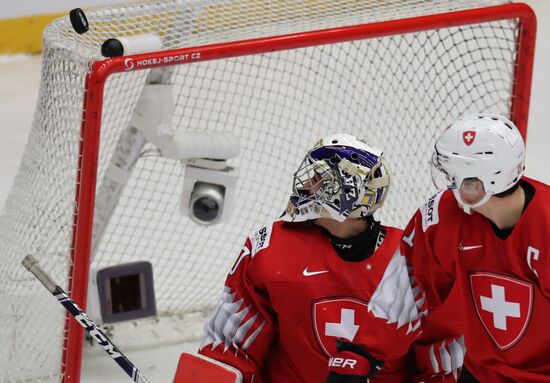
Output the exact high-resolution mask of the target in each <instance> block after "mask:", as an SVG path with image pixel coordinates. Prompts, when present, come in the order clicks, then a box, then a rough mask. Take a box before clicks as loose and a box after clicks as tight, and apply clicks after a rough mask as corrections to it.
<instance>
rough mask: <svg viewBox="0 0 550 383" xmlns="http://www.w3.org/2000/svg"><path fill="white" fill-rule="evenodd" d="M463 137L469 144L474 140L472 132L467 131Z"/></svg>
mask: <svg viewBox="0 0 550 383" xmlns="http://www.w3.org/2000/svg"><path fill="white" fill-rule="evenodd" d="M464 139H465V140H466V143H467V144H471V143H472V141H473V140H474V135H473V134H472V132H468V133H466V135H465V136H464Z"/></svg>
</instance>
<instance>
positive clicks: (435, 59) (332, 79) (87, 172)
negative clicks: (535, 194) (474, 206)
mask: <svg viewBox="0 0 550 383" xmlns="http://www.w3.org/2000/svg"><path fill="white" fill-rule="evenodd" d="M503 3H505V2H502V1H500V2H499V1H488V0H487V1H484V0H437V1H435V0H433V1H431V0H415V1H410V0H407V1H404V0H370V1H354V0H342V1H332V0H331V1H325V0H312V1H300V2H296V1H286V0H276V1H256V0H217V1H191V0H179V1H177V0H169V1H154V2H147V3H137V4H131V5H127V6H120V7H113V8H108V9H101V10H97V11H93V12H89V14H88V18H89V21H90V31H89V32H88V33H86V34H84V35H77V34H76V33H75V32H74V31H73V30H72V28H71V26H70V24H69V21H68V18H63V19H59V20H57V21H55V22H54V23H53V24H51V25H50V26H49V27H48V28H47V29H46V31H45V37H44V51H43V64H42V80H41V86H40V98H39V102H38V105H37V108H36V112H35V118H34V124H33V128H32V132H31V135H30V137H29V141H28V144H27V147H26V151H25V153H24V156H23V159H22V163H21V167H20V169H19V173H18V175H17V178H16V179H15V182H14V185H13V189H12V192H11V194H10V196H9V198H8V201H7V203H6V206H5V208H4V210H3V212H2V215H1V217H0V275H1V280H0V319H1V320H0V339H2V345H3V346H2V347H1V348H0V377H1V379H0V380H2V381H6V382H15V381H39V382H46V381H55V382H58V381H61V380H63V381H64V382H75V381H78V376H79V371H80V370H79V369H80V359H81V352H82V343H83V342H82V331H81V328H80V327H79V326H78V325H76V324H75V323H74V321H73V320H72V319H71V320H70V321H69V323H68V325H66V324H65V313H64V311H63V309H62V308H61V306H59V305H58V304H57V302H55V300H54V299H52V298H51V297H48V296H47V294H46V293H45V291H43V290H42V287H41V286H40V285H39V284H38V283H36V281H35V280H34V279H33V277H32V276H30V275H27V273H26V272H25V271H24V269H23V267H21V264H20V263H21V260H22V258H23V257H24V256H25V255H26V254H33V255H34V256H35V257H36V258H37V259H38V260H39V261H40V262H41V264H42V266H43V267H44V269H46V270H48V272H49V273H50V274H51V275H52V276H53V277H54V279H56V280H58V281H62V283H63V286H62V287H63V288H65V289H67V290H69V291H70V292H71V295H72V297H73V298H74V299H75V300H76V301H77V302H78V303H80V304H81V306H83V307H85V305H86V296H87V289H88V279H89V272H90V268H101V267H105V266H111V265H117V264H121V263H125V262H132V261H137V260H139V261H149V262H151V263H152V265H153V270H154V280H155V289H156V301H157V310H158V313H159V317H170V316H172V317H173V316H177V317H182V316H186V315H188V314H189V313H192V312H196V311H201V310H207V309H208V308H209V307H212V305H214V304H215V301H216V299H217V297H218V295H219V293H220V292H221V288H222V283H223V279H224V276H225V274H226V272H227V270H228V268H229V267H230V265H231V263H232V261H233V260H234V259H235V258H236V256H237V255H238V253H239V251H240V249H241V246H242V243H243V241H244V239H245V237H246V235H247V234H248V233H249V232H251V231H252V230H253V229H255V228H258V227H259V226H260V225H262V224H265V223H267V222H269V221H271V220H273V219H275V218H277V217H278V215H279V214H280V213H281V212H282V210H283V209H284V207H285V205H286V201H287V197H288V193H289V191H290V185H291V177H292V174H293V172H294V170H295V169H296V167H297V165H298V164H299V162H300V160H301V158H302V156H303V155H304V153H305V150H306V149H307V148H308V147H310V146H311V145H312V144H313V143H314V142H315V141H316V140H317V139H318V138H319V137H321V136H323V135H326V134H328V133H335V132H349V133H352V134H355V135H357V136H361V137H365V138H366V139H367V140H369V141H370V142H371V143H372V144H373V145H375V146H378V147H382V148H383V149H384V150H385V153H386V157H387V160H388V162H389V165H390V167H391V169H392V170H393V184H392V190H391V192H390V196H389V198H388V200H387V201H386V204H385V207H384V209H382V211H381V214H380V215H379V216H378V218H379V219H381V220H383V221H384V222H385V223H386V224H390V225H397V226H402V225H403V224H404V223H405V222H406V221H407V219H408V217H409V216H410V215H411V214H412V213H413V212H414V210H415V209H416V208H417V206H418V205H419V203H420V202H421V200H422V199H423V198H424V197H426V196H427V194H429V192H430V190H431V183H430V180H429V176H428V175H427V171H426V170H427V161H428V160H429V155H430V145H431V143H432V141H433V138H434V135H435V134H436V133H437V132H438V131H440V130H441V129H442V128H443V127H444V126H446V124H448V123H450V122H451V121H452V120H453V119H455V118H456V117H458V116H460V115H462V114H464V113H468V112H472V113H473V112H491V113H499V114H504V115H507V116H509V117H511V118H512V119H513V120H514V121H515V122H516V123H517V124H518V126H519V128H520V129H521V131H522V132H523V134H525V133H526V127H527V114H528V106H529V92H530V81H531V72H532V64H533V51H534V39H535V17H534V15H533V13H532V11H531V10H530V8H528V7H527V6H525V5H522V4H503ZM146 33H149V34H154V35H156V36H157V37H159V38H160V39H161V40H162V50H161V51H159V52H152V53H147V54H142V55H138V56H128V57H118V58H113V59H106V58H104V57H102V56H101V54H100V46H101V44H102V43H103V42H104V41H105V40H106V39H108V38H112V37H124V36H137V35H142V34H146ZM149 84H162V85H168V86H169V87H170V88H169V89H170V91H169V93H170V97H171V98H170V100H171V101H170V102H173V105H171V106H170V107H171V108H172V109H173V110H172V111H171V112H170V121H169V123H168V124H165V125H163V129H164V131H163V134H164V135H165V136H169V137H175V136H176V135H177V134H179V133H180V132H182V131H183V132H194V133H210V134H212V136H210V137H216V136H217V135H219V136H220V137H225V136H224V134H228V133H230V134H232V135H233V136H235V137H238V141H239V146H240V152H239V154H238V155H237V156H236V157H235V158H231V159H230V160H229V161H228V165H230V166H231V167H233V168H234V170H235V171H236V172H237V173H236V174H238V182H237V187H236V198H235V203H234V207H233V211H232V213H231V215H230V217H229V218H228V220H226V221H225V222H223V223H219V224H216V225H212V226H202V225H199V224H197V223H195V222H194V221H192V220H190V219H189V218H188V217H187V216H185V215H183V214H182V213H181V209H180V204H181V194H182V188H183V186H184V185H183V182H184V181H183V180H184V177H185V173H186V168H187V166H186V165H185V163H184V162H182V161H181V160H178V159H175V158H169V157H167V156H165V155H163V153H162V152H161V150H159V148H158V147H157V146H155V145H154V144H153V143H151V142H149V141H147V140H146V139H142V138H143V137H141V138H140V137H138V136H136V130H135V128H134V127H133V126H132V121H133V116H135V115H136V113H139V112H140V111H139V110H137V108H138V105H139V104H140V103H139V102H138V101H139V100H140V98H141V97H142V95H143V93H144V92H145V90H146V89H147V87H148V85H149ZM136 137H137V138H136ZM140 140H141V141H140ZM137 141H139V143H137V144H136V142H137Z"/></svg>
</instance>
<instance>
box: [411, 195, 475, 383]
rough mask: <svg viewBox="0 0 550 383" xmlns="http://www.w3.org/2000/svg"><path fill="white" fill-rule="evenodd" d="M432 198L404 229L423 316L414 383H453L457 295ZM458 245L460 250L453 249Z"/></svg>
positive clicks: (458, 342) (458, 343) (457, 353)
mask: <svg viewBox="0 0 550 383" xmlns="http://www.w3.org/2000/svg"><path fill="white" fill-rule="evenodd" d="M439 198H441V195H436V196H434V197H432V199H430V200H428V202H427V203H426V204H425V205H423V207H422V208H421V209H419V211H417V213H416V214H415V216H414V217H413V218H412V219H411V221H410V222H409V224H408V225H407V227H406V229H405V231H404V234H403V239H402V243H401V249H402V253H403V254H404V255H405V257H406V260H407V264H408V265H409V268H410V272H411V281H412V283H413V289H414V290H415V291H418V294H416V297H417V298H416V299H417V306H418V310H419V311H420V312H421V313H422V334H421V335H420V336H419V337H418V338H417V340H416V341H415V343H414V344H413V346H412V350H413V353H414V358H415V363H416V368H417V373H416V376H415V379H414V381H415V382H456V380H457V378H458V375H459V373H460V369H461V367H462V363H463V360H464V353H465V347H464V341H463V336H462V326H463V325H462V321H461V319H460V318H461V313H460V305H459V299H460V297H459V294H456V293H455V289H454V280H455V278H454V263H453V261H452V257H451V256H449V257H447V258H444V257H443V255H448V253H445V252H443V251H441V252H440V253H441V254H440V253H438V249H439V248H441V249H444V248H448V246H449V241H452V240H453V238H452V234H451V231H452V228H449V230H450V231H449V235H448V236H443V235H438V236H435V233H436V231H437V230H444V229H445V226H444V224H442V223H441V222H440V218H442V217H441V216H440V215H441V214H442V212H441V211H438V210H437V209H438V208H439V206H438V205H439ZM438 241H440V243H438ZM457 245H458V244H457Z"/></svg>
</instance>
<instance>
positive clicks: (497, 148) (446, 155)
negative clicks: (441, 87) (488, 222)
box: [432, 114, 525, 213]
mask: <svg viewBox="0 0 550 383" xmlns="http://www.w3.org/2000/svg"><path fill="white" fill-rule="evenodd" d="M524 169H525V144H524V142H523V138H522V137H521V134H520V132H519V131H518V129H517V128H516V126H515V125H514V123H513V122H512V121H510V120H508V119H507V118H505V117H502V116H499V115H493V114H474V115H470V116H466V117H463V118H460V119H458V120H456V121H455V122H453V123H452V124H451V125H450V126H449V127H448V128H447V129H446V130H445V131H444V132H443V133H442V134H441V135H440V136H439V138H438V139H437V141H436V143H435V151H434V153H433V156H432V179H433V180H434V183H435V184H436V186H437V187H439V188H445V187H446V188H450V189H452V190H453V192H454V194H455V197H456V198H457V200H458V202H459V203H460V204H461V205H462V207H463V208H464V211H466V212H467V213H469V212H470V209H472V208H475V207H478V206H481V205H483V204H484V203H486V202H487V201H488V200H489V198H490V197H491V196H492V195H494V194H498V193H502V192H504V191H506V190H508V189H510V188H511V187H513V186H514V185H515V184H516V183H517V182H518V181H519V179H520V178H521V176H522V175H523V171H524ZM471 179H478V180H479V181H481V183H482V185H483V189H484V191H485V195H484V196H483V198H481V199H480V200H479V201H478V202H476V203H472V204H467V203H465V202H464V201H462V199H461V197H460V193H459V189H460V187H461V186H463V185H464V182H465V180H466V181H468V180H471Z"/></svg>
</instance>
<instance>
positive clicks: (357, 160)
mask: <svg viewBox="0 0 550 383" xmlns="http://www.w3.org/2000/svg"><path fill="white" fill-rule="evenodd" d="M389 186H390V175H389V173H388V170H387V167H386V164H385V162H384V160H383V159H382V151H381V150H379V149H376V148H373V147H371V146H369V145H368V144H367V143H366V142H365V141H363V140H361V139H357V138H355V137H353V136H350V135H347V134H335V135H331V136H328V137H325V138H322V139H321V140H319V141H318V142H317V143H316V144H315V145H314V147H313V148H312V149H311V150H309V151H308V152H307V154H306V156H305V158H304V160H303V161H302V163H301V165H300V167H299V168H298V170H297V171H296V173H294V185H293V192H292V194H291V196H290V201H289V203H288V206H287V208H286V211H285V212H284V213H283V215H282V216H281V219H282V220H284V221H290V222H300V221H306V220H313V219H316V218H320V217H326V218H332V219H335V220H337V221H340V222H342V221H344V220H345V219H346V218H362V217H366V216H369V215H371V214H372V213H374V212H375V211H376V210H377V209H378V208H380V207H381V206H382V204H383V203H384V200H385V198H386V195H387V194H388V191H389Z"/></svg>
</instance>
